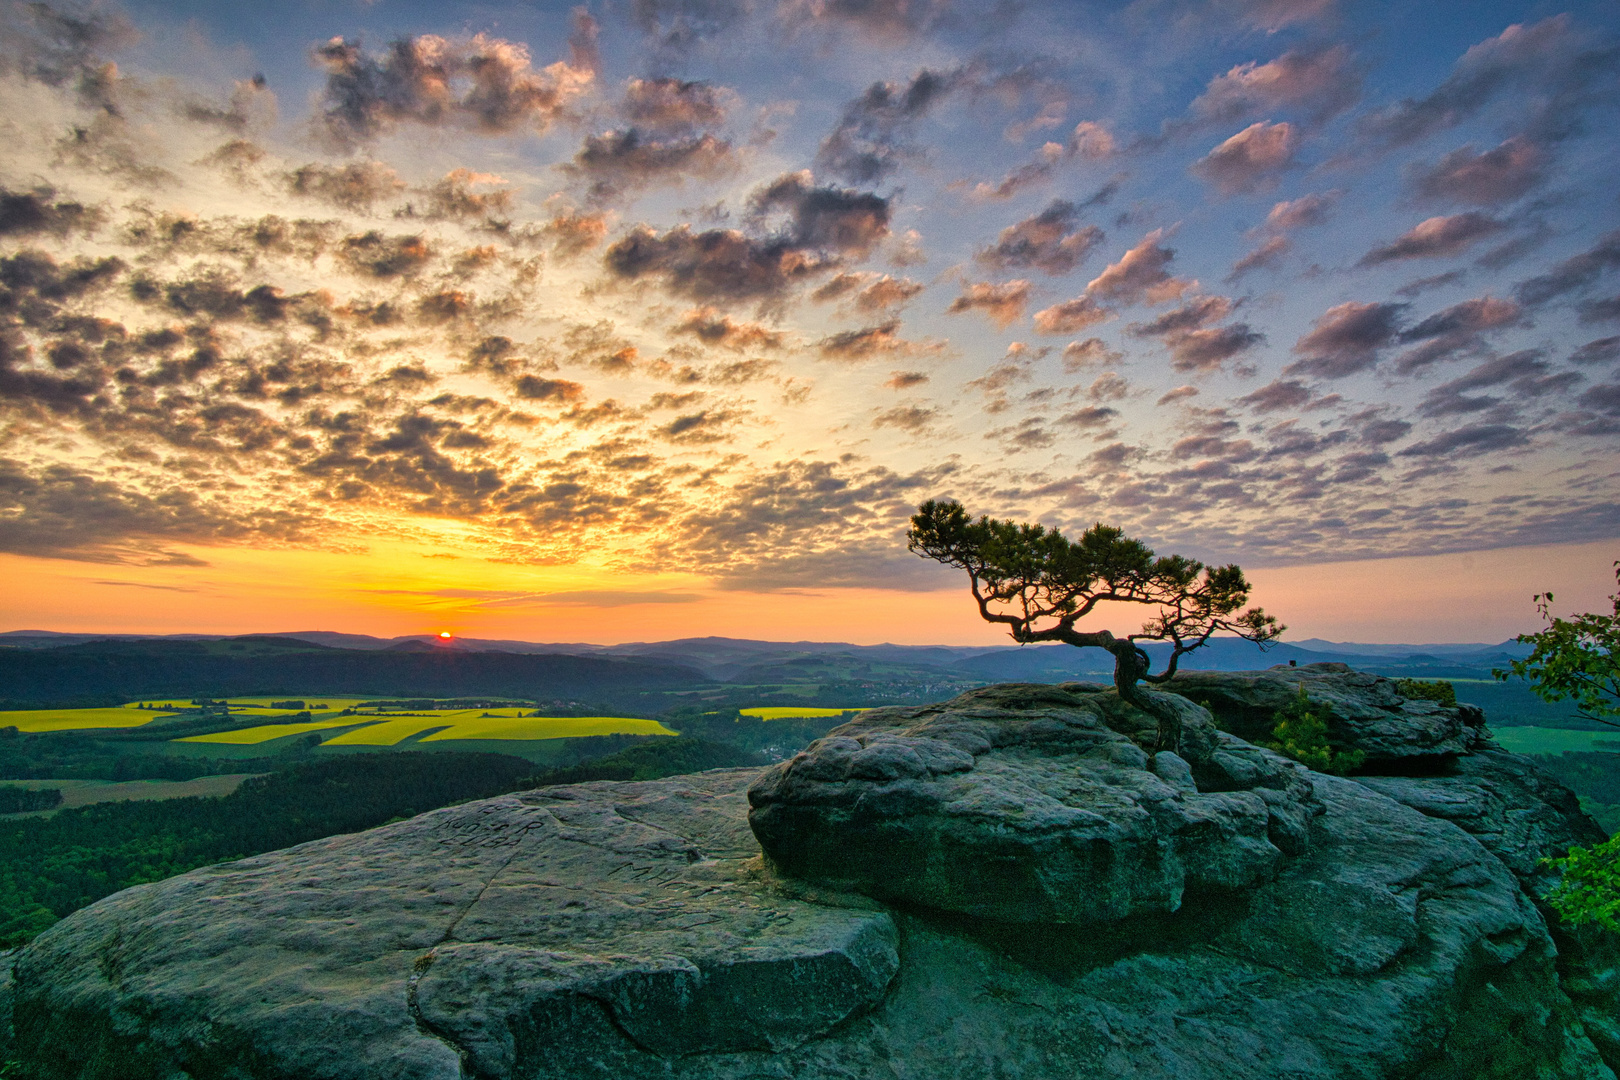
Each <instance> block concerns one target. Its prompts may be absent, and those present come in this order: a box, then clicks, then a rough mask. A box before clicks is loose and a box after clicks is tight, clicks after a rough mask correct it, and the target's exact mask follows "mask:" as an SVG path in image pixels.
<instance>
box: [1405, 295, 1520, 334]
mask: <svg viewBox="0 0 1620 1080" xmlns="http://www.w3.org/2000/svg"><path fill="white" fill-rule="evenodd" d="M1523 318H1524V309H1523V308H1521V307H1520V306H1519V305H1518V304H1515V303H1514V302H1513V301H1512V300H1499V299H1497V298H1496V297H1494V296H1481V297H1479V298H1478V299H1476V300H1464V301H1463V302H1462V303H1460V304H1453V305H1451V306H1450V307H1448V308H1446V309H1445V310H1444V311H1437V312H1435V313H1434V314H1433V315H1430V316H1429V317H1428V318H1426V319H1424V320H1423V321H1422V322H1420V323H1418V324H1417V325H1416V326H1413V327H1412V328H1411V329H1409V330H1404V331H1402V332H1401V335H1400V340H1401V341H1407V342H1410V341H1426V340H1428V339H1429V338H1435V337H1440V336H1441V335H1443V334H1457V333H1477V332H1479V331H1481V330H1494V329H1496V328H1498V327H1502V326H1512V325H1514V324H1515V323H1518V322H1520V321H1522V320H1523Z"/></svg>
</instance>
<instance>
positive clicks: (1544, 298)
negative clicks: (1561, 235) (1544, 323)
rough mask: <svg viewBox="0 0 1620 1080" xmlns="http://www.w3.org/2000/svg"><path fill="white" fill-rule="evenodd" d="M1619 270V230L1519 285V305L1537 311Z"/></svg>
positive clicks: (1605, 235)
mask: <svg viewBox="0 0 1620 1080" xmlns="http://www.w3.org/2000/svg"><path fill="white" fill-rule="evenodd" d="M1616 268H1620V229H1616V230H1615V231H1614V232H1611V233H1606V234H1604V235H1603V236H1602V237H1601V238H1600V239H1599V240H1598V242H1597V243H1596V244H1594V245H1592V247H1590V248H1588V249H1587V250H1585V251H1583V252H1581V253H1580V254H1579V255H1572V256H1570V257H1569V258H1567V259H1565V260H1564V261H1563V262H1561V263H1559V264H1558V265H1557V266H1555V267H1553V268H1552V270H1550V271H1549V272H1547V273H1545V274H1541V275H1539V276H1537V277H1533V278H1531V279H1529V280H1528V281H1523V282H1520V283H1519V286H1518V289H1517V293H1518V297H1519V302H1520V303H1522V304H1524V305H1526V306H1527V307H1538V306H1540V305H1541V304H1545V303H1547V302H1548V301H1549V300H1555V299H1557V298H1558V297H1560V296H1563V295H1564V294H1566V293H1571V292H1575V291H1576V290H1579V289H1584V288H1586V287H1587V286H1588V285H1591V284H1592V283H1593V282H1595V281H1596V280H1597V279H1598V278H1599V277H1600V276H1601V275H1602V274H1603V273H1604V272H1605V271H1608V270H1613V269H1616Z"/></svg>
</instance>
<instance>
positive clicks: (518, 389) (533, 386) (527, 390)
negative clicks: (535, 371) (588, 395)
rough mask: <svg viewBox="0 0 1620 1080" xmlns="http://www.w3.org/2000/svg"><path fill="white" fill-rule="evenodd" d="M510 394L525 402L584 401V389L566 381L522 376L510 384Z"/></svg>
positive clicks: (536, 376)
mask: <svg viewBox="0 0 1620 1080" xmlns="http://www.w3.org/2000/svg"><path fill="white" fill-rule="evenodd" d="M512 392H513V393H514V394H516V395H517V396H518V397H520V398H523V399H525V400H527V401H562V402H575V401H583V400H584V399H585V387H584V386H582V385H580V384H579V383H577V382H572V381H570V380H568V379H542V378H540V377H539V376H538V375H522V376H519V377H518V378H517V379H516V380H515V381H514V382H513V383H512Z"/></svg>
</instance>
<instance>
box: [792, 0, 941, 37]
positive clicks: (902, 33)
mask: <svg viewBox="0 0 1620 1080" xmlns="http://www.w3.org/2000/svg"><path fill="white" fill-rule="evenodd" d="M949 6H950V5H949V4H948V3H947V0H782V3H781V5H780V6H779V7H778V9H777V14H778V16H779V17H780V18H782V19H783V20H784V21H786V22H787V23H789V24H790V25H799V26H820V27H848V28H849V29H850V30H852V31H855V32H857V33H859V34H861V35H863V36H871V37H875V38H877V39H878V40H880V41H884V42H889V43H898V42H902V41H905V40H907V39H908V38H911V37H912V36H914V35H915V34H917V33H918V32H919V31H920V30H923V29H924V28H926V27H928V26H930V25H932V24H933V23H935V22H936V21H937V20H938V19H940V18H942V17H943V16H944V15H945V14H946V12H947V11H948V10H949Z"/></svg>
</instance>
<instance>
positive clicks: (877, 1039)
mask: <svg viewBox="0 0 1620 1080" xmlns="http://www.w3.org/2000/svg"><path fill="white" fill-rule="evenodd" d="M1184 679H1185V681H1184ZM1302 680H1309V681H1308V684H1307V685H1308V689H1309V691H1310V692H1311V694H1312V697H1313V699H1318V698H1320V699H1322V700H1327V699H1329V698H1331V699H1332V701H1333V703H1334V704H1333V708H1332V717H1331V718H1330V734H1331V736H1332V738H1333V739H1334V741H1335V742H1336V743H1337V744H1339V745H1341V746H1346V747H1348V746H1361V747H1365V748H1369V753H1368V764H1367V766H1366V769H1365V772H1364V775H1357V776H1354V777H1348V778H1345V777H1333V776H1327V775H1323V774H1320V773H1315V772H1311V771H1310V770H1308V769H1306V768H1304V767H1303V766H1301V765H1299V764H1297V763H1295V762H1292V761H1288V760H1286V759H1284V758H1282V757H1279V756H1278V755H1276V754H1273V753H1271V752H1270V751H1268V750H1264V749H1262V748H1260V747H1258V746H1256V745H1254V744H1253V743H1252V742H1247V741H1245V740H1244V739H1243V738H1241V737H1239V735H1240V734H1243V733H1247V734H1249V735H1250V736H1251V737H1255V731H1254V725H1255V724H1256V723H1258V720H1257V718H1258V717H1259V716H1260V714H1261V712H1262V711H1263V710H1265V709H1267V708H1270V707H1271V706H1270V704H1269V696H1271V695H1275V694H1284V695H1287V694H1293V693H1295V692H1296V691H1295V687H1296V685H1297V684H1298V683H1299V682H1300V681H1302ZM1171 688H1172V689H1174V690H1176V691H1177V695H1178V696H1174V697H1173V702H1172V703H1173V706H1174V707H1175V708H1177V709H1178V710H1180V711H1181V712H1182V719H1183V729H1184V732H1185V733H1186V734H1185V737H1184V741H1183V747H1182V752H1181V753H1179V754H1176V753H1168V752H1156V751H1155V749H1154V748H1153V746H1152V739H1153V734H1154V731H1155V728H1156V722H1154V721H1153V720H1152V718H1149V717H1147V716H1146V715H1145V714H1141V713H1139V712H1138V711H1137V710H1135V709H1133V708H1132V707H1131V706H1129V705H1126V704H1124V703H1122V702H1121V701H1120V700H1119V699H1118V697H1117V696H1116V695H1115V694H1114V693H1113V691H1112V690H1109V689H1107V688H1104V687H1100V686H1095V685H1090V684H1065V685H1063V686H1058V687H1051V686H1035V685H1009V686H998V687H988V688H985V689H982V690H976V691H972V692H970V693H967V694H964V695H962V696H961V697H958V698H956V699H954V700H952V701H948V702H944V703H941V704H937V705H931V706H926V707H922V708H890V709H878V710H872V711H870V712H868V713H865V714H863V715H861V716H860V717H858V718H857V719H856V720H855V721H854V722H853V723H851V724H848V725H845V726H844V727H842V728H840V729H838V730H837V731H835V732H833V733H832V734H831V735H830V736H829V737H828V738H826V739H823V740H820V741H819V742H817V743H816V744H813V745H812V746H811V747H810V748H809V749H808V750H807V751H805V752H804V753H802V754H799V755H797V756H796V757H794V758H793V759H792V760H790V761H787V762H783V763H781V764H779V765H777V766H774V767H772V768H771V769H769V770H766V771H765V772H764V773H763V774H762V773H761V772H760V770H758V769H731V770H719V771H714V772H708V773H700V774H695V775H691V776H681V777H673V778H670V779H667V780H661V781H652V782H645V783H593V784H580V785H573V786H568V787H555V788H546V789H540V790H537V791H532V792H526V793H522V794H517V795H510V796H505V797H502V798H497V799H490V800H485V801H482V802H477V803H469V804H466V805H462V806H457V807H452V808H448V809H444V810H439V811H435V812H433V813H429V814H424V815H421V816H419V817H416V818H413V819H411V820H409V821H403V822H399V823H397V824H393V825H388V826H384V827H382V828H379V829H374V830H371V831H369V832H365V833H358V834H353V835H348V836H340V837H334V838H331V839H328V840H322V841H317V842H314V843H310V844H304V845H301V846H299V847H295V848H290V849H287V850H285V851H279V852H274V853H272V854H269V855H264V856H259V857H256V858H251V859H245V860H242V861H240V862H235V863H228V864H224V865H220V866H215V867H210V868H207V869H202V870H197V871H194V872H192V873H189V874H184V875H181V876H180V877H176V878H172V879H169V880H167V881H162V882H158V883H155V884H152V885H144V886H139V887H137V888H133V889H128V890H126V891H124V892H121V893H118V894H116V895H114V896H111V897H108V898H107V899H105V900H103V901H101V902H99V903H97V904H95V905H93V906H91V907H89V908H86V909H84V910H82V911H80V912H78V913H76V914H75V915H73V916H71V917H69V918H67V919H65V920H63V921H62V922H60V923H58V924H57V925H55V926H53V927H52V928H51V929H50V930H48V931H46V932H45V933H44V934H42V935H41V936H40V937H39V938H38V939H37V940H35V941H34V942H33V943H32V944H30V945H29V946H28V947H27V948H25V949H23V950H21V951H20V952H18V953H16V954H13V955H12V956H11V957H10V958H9V964H10V970H9V978H7V979H0V1024H3V1023H4V1021H5V1020H6V1019H8V1018H9V1021H10V1028H11V1032H12V1034H11V1039H12V1047H11V1049H10V1051H9V1053H10V1056H12V1057H14V1058H16V1059H18V1060H19V1061H21V1062H23V1063H24V1064H25V1066H26V1067H27V1068H29V1069H32V1070H34V1072H35V1073H36V1074H37V1075H39V1076H40V1077H43V1078H48V1080H59V1078H60V1080H66V1078H70V1077H71V1078H76V1080H88V1078H103V1077H106V1078H112V1077H117V1078H119V1080H146V1078H153V1080H157V1078H165V1080H178V1078H194V1080H205V1078H206V1080H215V1078H218V1080H226V1078H232V1080H234V1078H246V1077H252V1078H264V1080H270V1078H275V1080H283V1078H285V1080H293V1078H298V1080H317V1078H319V1080H361V1078H366V1080H370V1078H378V1080H382V1078H388V1080H396V1078H397V1080H429V1078H431V1080H452V1078H456V1080H460V1078H473V1077H477V1078H496V1077H499V1078H507V1077H514V1078H515V1077H523V1078H557V1080H562V1078H568V1080H584V1078H591V1077H601V1078H604V1080H605V1078H609V1077H612V1078H614V1080H634V1078H639V1077H655V1076H656V1077H660V1078H669V1080H688V1078H690V1080H696V1078H706V1080H707V1078H715V1080H720V1078H725V1080H731V1078H735V1080H761V1078H767V1077H781V1078H783V1080H786V1078H790V1077H791V1078H795V1080H820V1078H826V1080H832V1078H835V1077H836V1078H839V1080H868V1078H870V1080H878V1078H883V1080H898V1078H906V1080H911V1078H916V1080H925V1078H926V1080H933V1078H938V1077H945V1076H949V1077H959V1078H964V1080H975V1078H981V1077H982V1078H990V1077H997V1078H1050V1080H1072V1078H1081V1077H1098V1078H1101V1077H1110V1078H1114V1077H1143V1078H1147V1077H1152V1078H1163V1080H1172V1078H1174V1080H1198V1078H1206V1077H1207V1078H1210V1080H1215V1078H1226V1077H1233V1076H1243V1077H1259V1078H1265V1077H1275V1078H1277V1080H1282V1078H1285V1077H1286V1078H1288V1080H1304V1078H1316V1077H1320V1078H1323V1080H1327V1078H1330V1077H1331V1078H1368V1080H1371V1078H1386V1077H1388V1078H1394V1077H1400V1078H1403V1080H1405V1078H1421V1080H1450V1078H1457V1080H1462V1078H1479V1077H1502V1078H1509V1077H1511V1078H1523V1077H1541V1078H1546V1080H1553V1078H1570V1080H1574V1078H1592V1080H1598V1078H1613V1077H1614V1075H1615V1074H1614V1072H1613V1071H1611V1067H1613V1066H1616V1065H1620V1037H1617V1036H1620V1031H1617V1030H1616V1024H1615V1019H1616V1016H1617V1008H1616V1006H1617V1002H1616V993H1617V990H1620V957H1617V954H1616V950H1615V948H1614V946H1613V944H1612V943H1611V941H1610V940H1609V939H1608V938H1607V937H1604V936H1601V935H1591V934H1588V935H1582V934H1577V933H1573V932H1571V931H1570V930H1569V929H1568V928H1565V927H1560V926H1559V925H1558V924H1557V922H1556V916H1553V915H1552V913H1551V912H1550V911H1549V910H1547V909H1546V908H1545V906H1544V905H1543V904H1542V903H1541V902H1540V901H1541V897H1542V896H1543V895H1544V894H1545V892H1546V890H1547V888H1548V887H1550V885H1551V884H1552V882H1551V879H1550V878H1549V877H1548V874H1547V871H1546V869H1545V868H1544V867H1543V866H1542V865H1541V860H1542V859H1543V858H1546V857H1548V856H1550V855H1557V854H1561V853H1562V851H1563V850H1565V849H1567V847H1568V846H1569V845H1570V844H1573V843H1580V844H1589V843H1592V842H1594V841H1595V840H1598V839H1601V838H1602V835H1603V834H1602V832H1601V831H1600V830H1599V829H1598V828H1597V827H1596V825H1594V824H1593V823H1592V822H1591V821H1590V820H1589V819H1587V818H1586V817H1585V816H1584V815H1583V814H1581V813H1580V811H1579V808H1578V806H1577V805H1576V803H1575V800H1574V798H1573V796H1571V795H1570V794H1569V792H1568V791H1566V790H1564V789H1563V788H1561V787H1559V786H1558V785H1557V784H1556V783H1553V782H1552V781H1551V780H1549V779H1548V778H1547V777H1545V776H1544V775H1543V774H1541V773H1539V772H1538V771H1537V770H1536V768H1535V766H1534V765H1533V763H1531V762H1529V761H1528V760H1526V759H1524V758H1520V757H1516V756H1514V755H1511V754H1507V753H1504V752H1502V751H1501V750H1500V749H1498V748H1496V746H1495V744H1493V743H1492V742H1491V741H1490V739H1489V735H1488V732H1487V731H1486V729H1485V728H1484V727H1483V725H1482V722H1481V719H1480V718H1479V717H1478V715H1477V711H1470V710H1467V709H1466V707H1464V708H1461V709H1449V710H1448V709H1446V708H1445V707H1443V706H1434V707H1432V708H1431V707H1430V706H1431V705H1432V704H1433V703H1428V702H1424V703H1412V702H1408V701H1406V699H1404V698H1401V697H1400V695H1399V694H1397V693H1395V692H1394V689H1393V684H1390V683H1389V682H1388V680H1382V679H1377V678H1376V677H1373V676H1367V675H1362V674H1359V673H1356V672H1351V671H1349V670H1348V669H1343V668H1342V667H1340V666H1338V665H1311V666H1310V667H1308V668H1301V669H1274V670H1273V671H1270V672H1249V673H1237V674H1211V673H1194V674H1193V675H1190V676H1186V677H1178V679H1177V680H1175V682H1174V683H1172V684H1171ZM1206 705H1207V706H1208V708H1207V709H1206V707H1205V706H1206ZM1245 725H1248V726H1245ZM1403 725H1405V726H1406V727H1405V728H1404V729H1403ZM1234 732H1237V733H1238V734H1234ZM1403 732H1404V734H1403ZM1408 735H1409V736H1410V737H1407V736H1408ZM1374 751H1376V752H1374Z"/></svg>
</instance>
